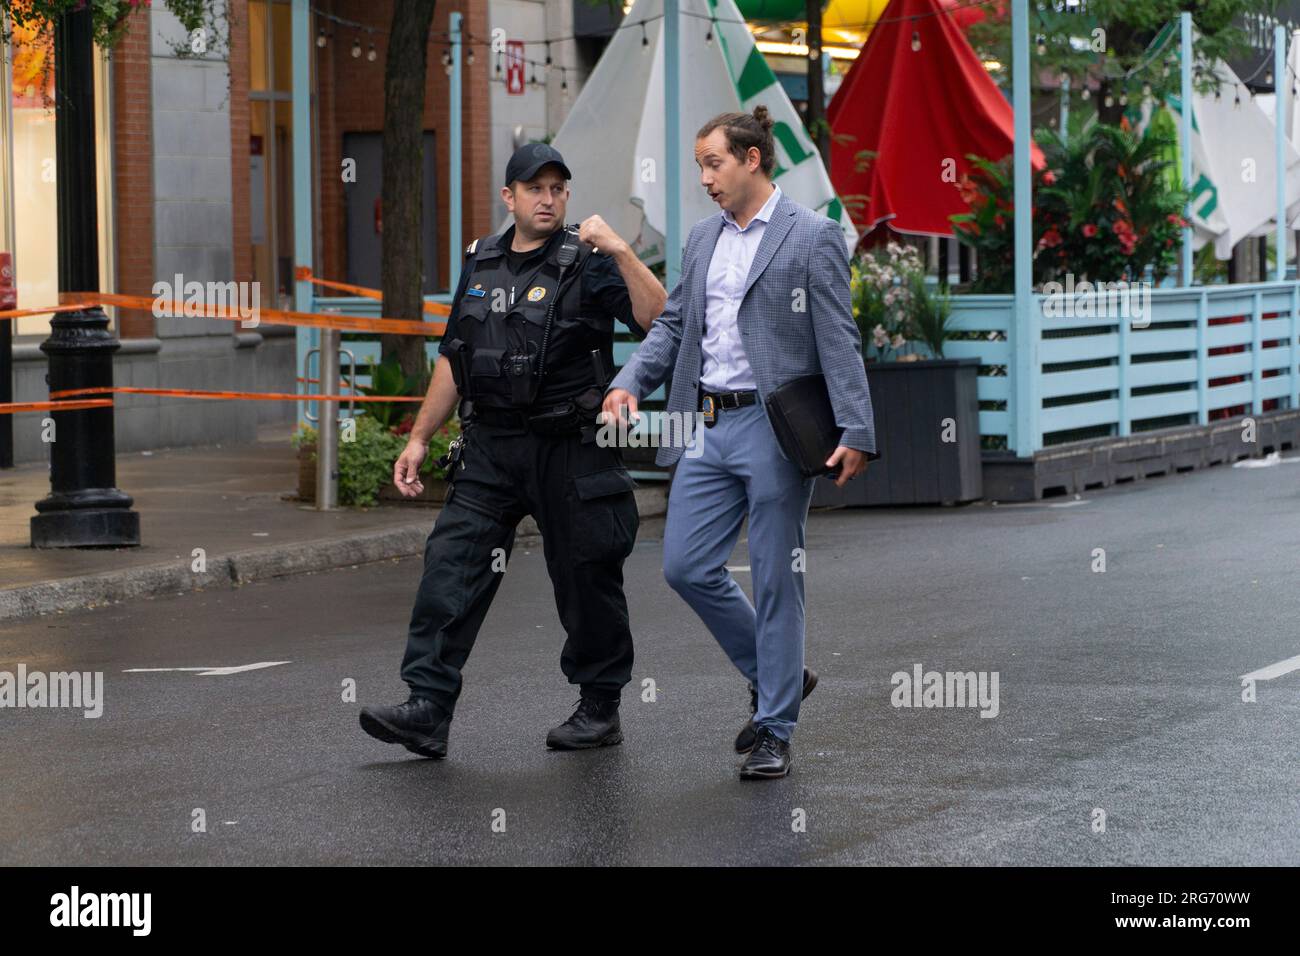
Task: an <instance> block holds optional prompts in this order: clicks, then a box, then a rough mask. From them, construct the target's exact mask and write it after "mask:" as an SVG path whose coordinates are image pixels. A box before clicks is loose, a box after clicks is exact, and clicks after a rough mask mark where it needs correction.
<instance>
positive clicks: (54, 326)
mask: <svg viewBox="0 0 1300 956" xmlns="http://www.w3.org/2000/svg"><path fill="white" fill-rule="evenodd" d="M92 43H93V35H92V22H91V10H90V7H89V5H87V6H84V7H82V8H81V9H80V10H77V11H75V12H69V13H65V14H64V15H63V16H62V17H60V18H59V20H58V22H57V23H56V24H55V27H54V50H55V54H54V77H55V98H56V102H55V111H56V112H55V175H56V186H55V189H56V195H57V198H58V227H59V291H60V292H97V291H99V223H98V219H97V216H96V211H95V114H94V106H95V87H94V77H93V74H92V72H91V71H92V64H93V54H94V50H93V47H92ZM120 347H121V346H120V345H119V343H118V341H117V338H116V337H115V336H114V335H113V333H111V332H110V331H109V330H108V316H106V315H105V314H104V310H103V309H101V308H99V307H98V306H95V307H92V308H87V309H84V310H79V311H77V312H65V313H60V314H58V315H56V316H55V318H53V319H52V320H51V321H50V337H49V338H48V339H46V340H45V341H44V342H42V343H41V351H42V352H44V353H45V354H46V355H47V356H49V374H48V375H47V376H46V380H47V381H48V383H49V386H50V391H51V392H57V391H60V390H62V389H75V388H111V387H112V385H113V353H114V352H116V351H117V350H118V349H119V348H120ZM78 397H83V396H78ZM84 397H87V398H96V397H99V396H95V395H89V396H84ZM104 397H111V396H107V395H106V396H104ZM56 400H57V399H56ZM51 417H52V418H53V420H54V434H53V439H54V440H53V441H52V442H51V443H50V494H49V495H48V496H47V497H46V498H44V499H42V500H41V501H38V502H37V503H36V511H37V512H38V513H37V514H36V515H35V516H34V517H33V518H32V522H31V529H32V547H33V548H103V547H128V546H135V545H139V543H140V515H139V514H137V513H136V512H134V511H132V510H131V504H132V502H131V497H130V495H127V494H125V493H123V492H121V491H119V490H118V489H117V488H116V487H115V485H116V484H117V466H116V462H115V460H114V457H113V456H114V453H115V449H114V442H113V409H112V408H111V407H110V408H88V409H83V410H80V411H67V412H53V413H52V414H51Z"/></svg>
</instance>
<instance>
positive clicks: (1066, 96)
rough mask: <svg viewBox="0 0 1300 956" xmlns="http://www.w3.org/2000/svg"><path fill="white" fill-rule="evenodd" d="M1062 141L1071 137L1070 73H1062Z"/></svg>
mask: <svg viewBox="0 0 1300 956" xmlns="http://www.w3.org/2000/svg"><path fill="white" fill-rule="evenodd" d="M1060 132H1061V142H1063V143H1064V142H1067V141H1068V140H1069V138H1070V74H1069V73H1062V74H1061V129H1060Z"/></svg>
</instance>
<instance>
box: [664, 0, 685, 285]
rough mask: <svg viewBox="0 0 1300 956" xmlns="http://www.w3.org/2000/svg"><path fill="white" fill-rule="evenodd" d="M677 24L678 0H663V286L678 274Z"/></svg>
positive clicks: (672, 282) (674, 281)
mask: <svg viewBox="0 0 1300 956" xmlns="http://www.w3.org/2000/svg"><path fill="white" fill-rule="evenodd" d="M680 27H681V24H680V23H679V22H678V0H664V35H663V44H664V116H666V117H667V118H668V122H667V124H666V130H665V132H666V133H667V135H666V136H665V137H664V153H665V157H664V158H665V165H666V166H667V167H668V168H667V169H666V170H664V174H665V175H664V200H665V206H666V208H667V217H666V220H667V224H666V225H665V226H664V228H665V230H667V235H665V236H664V265H665V268H666V273H667V275H666V278H667V283H666V284H667V286H668V289H669V290H670V291H671V290H672V289H675V288H676V287H677V282H678V280H680V279H681V273H682V121H681V115H682V114H681V95H680V89H681V88H680V79H681V77H680V73H681V66H680V60H681V55H680V54H681V50H680V49H679V46H680V43H681V29H680Z"/></svg>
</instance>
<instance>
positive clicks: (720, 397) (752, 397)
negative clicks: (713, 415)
mask: <svg viewBox="0 0 1300 956" xmlns="http://www.w3.org/2000/svg"><path fill="white" fill-rule="evenodd" d="M706 398H711V399H713V407H714V408H741V407H742V406H745V405H753V404H754V403H755V402H757V401H758V392H757V391H756V390H755V389H752V388H751V389H749V390H748V391H744V392H703V393H701V395H700V404H701V406H703V404H704V401H703V400H704V399H706Z"/></svg>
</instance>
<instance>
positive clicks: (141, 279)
mask: <svg viewBox="0 0 1300 956" xmlns="http://www.w3.org/2000/svg"><path fill="white" fill-rule="evenodd" d="M151 26H152V22H151V17H150V13H149V10H148V8H144V7H141V8H138V9H137V11H136V12H135V13H134V14H132V15H131V18H130V23H129V27H128V31H127V34H126V37H125V38H124V39H123V40H122V43H121V44H120V45H119V46H118V48H117V49H116V50H115V51H114V53H113V73H112V75H113V163H114V167H113V190H114V197H115V200H116V203H115V205H116V208H115V209H114V222H115V229H116V233H117V235H116V237H115V247H116V252H117V291H118V292H120V293H122V294H124V295H152V294H153V283H154V267H153V266H154V259H153V177H154V168H153V118H152V105H151V99H152V97H151V92H152V90H151V80H150V56H149V31H150V29H151ZM117 319H118V335H119V337H121V338H128V339H139V338H151V337H152V336H153V334H154V319H153V315H152V314H151V313H149V312H148V311H146V310H142V309H140V310H137V309H119V310H118V313H117Z"/></svg>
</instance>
